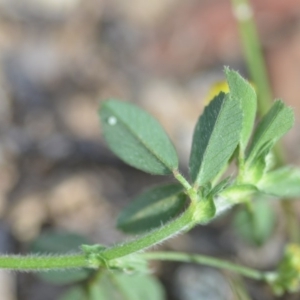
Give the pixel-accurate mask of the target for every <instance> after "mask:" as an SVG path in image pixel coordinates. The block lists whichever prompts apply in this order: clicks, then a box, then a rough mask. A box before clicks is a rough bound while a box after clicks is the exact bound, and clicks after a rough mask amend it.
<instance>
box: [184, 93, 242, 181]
mask: <svg viewBox="0 0 300 300" xmlns="http://www.w3.org/2000/svg"><path fill="white" fill-rule="evenodd" d="M241 130H242V110H241V108H240V103H239V101H238V100H237V99H231V98H230V96H229V95H228V94H227V95H225V94H224V93H220V94H219V95H218V96H217V97H215V98H214V99H213V101H212V102H210V104H209V105H208V106H207V107H206V108H205V110H204V113H203V114H202V116H201V117H200V118H199V120H198V123H197V125H196V127H195V131H194V135H193V144H192V151H191V156H190V163H189V167H190V176H191V178H192V180H193V182H195V183H196V184H197V185H199V186H200V185H203V184H205V183H207V182H208V181H210V180H211V179H213V178H214V177H215V176H216V175H217V174H218V173H219V172H220V170H221V169H222V168H223V166H224V165H225V164H226V163H227V162H228V160H229V159H230V157H231V155H232V154H233V152H234V150H235V148H236V147H237V144H238V142H239V139H240V132H241Z"/></svg>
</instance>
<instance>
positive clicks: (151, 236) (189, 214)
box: [101, 204, 196, 260]
mask: <svg viewBox="0 0 300 300" xmlns="http://www.w3.org/2000/svg"><path fill="white" fill-rule="evenodd" d="M193 215H194V206H193V205H192V204H191V205H190V206H189V208H188V209H187V210H186V211H185V212H184V213H182V215H181V216H179V217H178V218H177V219H175V220H172V221H170V222H169V223H167V224H165V225H164V226H162V227H161V228H159V229H157V230H153V231H151V232H150V233H147V234H145V235H143V236H141V237H138V238H137V239H135V240H132V241H129V242H127V243H124V244H120V245H116V246H115V247H112V248H109V249H107V250H104V251H103V252H102V253H101V255H102V257H103V258H104V259H106V260H112V259H116V258H119V257H122V256H125V255H128V254H131V253H134V252H137V251H142V250H146V249H147V248H149V247H152V246H155V245H157V244H159V243H161V242H163V241H164V240H166V239H168V238H171V237H173V236H175V235H177V234H179V233H182V232H186V231H188V230H189V229H191V228H192V227H193V226H195V225H196V222H195V221H194V220H193Z"/></svg>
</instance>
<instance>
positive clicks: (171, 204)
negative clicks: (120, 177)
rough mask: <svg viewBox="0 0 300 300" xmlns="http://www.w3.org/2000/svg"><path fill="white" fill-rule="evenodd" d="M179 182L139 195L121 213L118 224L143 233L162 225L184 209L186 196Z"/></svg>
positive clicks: (123, 227) (123, 228) (131, 231)
mask: <svg viewBox="0 0 300 300" xmlns="http://www.w3.org/2000/svg"><path fill="white" fill-rule="evenodd" d="M182 191H183V188H182V186H181V185H179V184H168V185H164V186H159V187H155V188H152V189H150V190H148V191H146V192H144V193H143V194H141V195H139V196H138V197H137V198H135V199H134V200H133V202H132V203H131V204H130V205H129V206H128V207H126V208H125V209H124V210H123V211H122V212H121V214H120V216H119V218H118V221H117V226H118V228H120V229H122V230H123V231H125V232H129V233H141V232H145V231H149V230H150V229H153V228H156V227H160V226H161V225H162V224H163V223H166V222H167V221H169V220H170V219H171V218H173V217H175V216H176V215H177V214H178V213H179V212H180V211H182V209H183V207H184V205H185V203H186V201H185V200H186V196H185V194H184V193H183V192H182Z"/></svg>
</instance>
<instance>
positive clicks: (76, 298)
mask: <svg viewBox="0 0 300 300" xmlns="http://www.w3.org/2000/svg"><path fill="white" fill-rule="evenodd" d="M100 299H101V298H99V299H97V300H100ZM102 299H103V298H102ZM59 300H92V299H87V295H86V292H85V290H84V288H83V287H79V286H76V287H73V288H71V289H69V290H67V291H66V292H65V293H64V294H63V295H62V296H60V297H59ZM103 300H104V299H103Z"/></svg>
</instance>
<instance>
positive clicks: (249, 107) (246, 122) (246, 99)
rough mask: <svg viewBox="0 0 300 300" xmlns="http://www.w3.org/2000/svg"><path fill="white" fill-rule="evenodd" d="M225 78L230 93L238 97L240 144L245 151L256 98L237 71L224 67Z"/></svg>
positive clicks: (254, 113) (248, 84) (252, 124)
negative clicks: (240, 129) (239, 104)
mask: <svg viewBox="0 0 300 300" xmlns="http://www.w3.org/2000/svg"><path fill="white" fill-rule="evenodd" d="M225 73H226V78H227V82H228V85H229V89H230V95H231V97H232V98H234V99H238V100H239V101H240V103H241V108H242V111H243V128H242V132H241V140H240V146H241V150H242V152H244V151H245V149H246V147H247V144H248V141H249V138H250V136H251V133H252V130H253V126H254V122H255V116H256V108H257V99H256V93H255V90H254V88H253V87H252V86H251V84H250V83H249V82H247V81H246V80H245V79H244V78H243V77H241V76H240V75H239V73H237V72H235V71H233V70H230V69H229V68H225Z"/></svg>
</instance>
